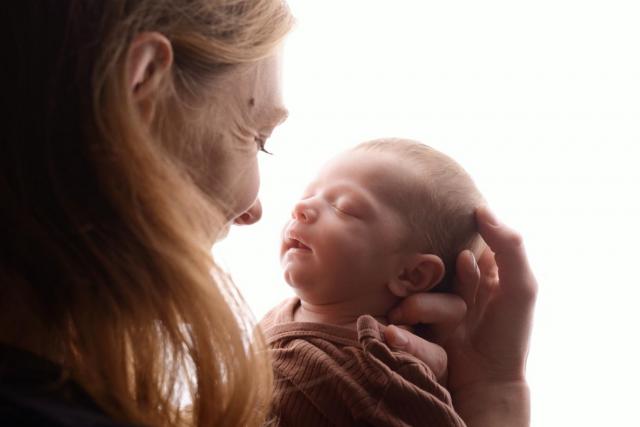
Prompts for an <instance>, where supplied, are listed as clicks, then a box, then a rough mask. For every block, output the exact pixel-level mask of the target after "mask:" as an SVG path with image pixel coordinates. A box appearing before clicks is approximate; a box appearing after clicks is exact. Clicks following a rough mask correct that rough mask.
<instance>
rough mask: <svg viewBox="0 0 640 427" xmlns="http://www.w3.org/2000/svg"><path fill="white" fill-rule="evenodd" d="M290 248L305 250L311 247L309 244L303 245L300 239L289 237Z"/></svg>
mask: <svg viewBox="0 0 640 427" xmlns="http://www.w3.org/2000/svg"><path fill="white" fill-rule="evenodd" d="M291 248H292V249H301V250H305V251H310V250H311V248H310V247H309V246H307V245H305V244H304V243H302V242H301V241H300V240H296V239H291Z"/></svg>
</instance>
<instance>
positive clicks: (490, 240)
mask: <svg viewBox="0 0 640 427" xmlns="http://www.w3.org/2000/svg"><path fill="white" fill-rule="evenodd" d="M476 220H477V223H478V229H479V231H480V234H481V235H482V237H483V239H484V240H485V242H487V244H488V245H489V247H490V248H491V250H492V251H493V252H494V253H495V262H496V264H497V267H498V271H499V277H500V288H501V292H505V293H514V294H517V296H518V297H520V298H522V297H524V298H535V294H536V291H537V285H536V281H535V279H534V277H533V274H532V272H531V269H530V267H529V263H528V261H527V256H526V253H525V250H524V245H523V243H522V237H521V236H520V234H518V233H517V232H515V231H514V230H512V229H510V228H509V227H507V226H505V225H504V224H502V223H500V222H499V221H498V220H497V219H496V217H495V215H494V214H493V213H492V212H491V211H490V210H489V209H488V208H487V207H486V206H482V207H479V208H478V209H477V210H476Z"/></svg>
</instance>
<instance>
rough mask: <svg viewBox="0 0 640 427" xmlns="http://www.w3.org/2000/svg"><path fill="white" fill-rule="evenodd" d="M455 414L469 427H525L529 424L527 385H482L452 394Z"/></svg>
mask: <svg viewBox="0 0 640 427" xmlns="http://www.w3.org/2000/svg"><path fill="white" fill-rule="evenodd" d="M452 398H453V405H454V407H455V409H456V412H458V414H459V415H460V417H461V418H462V419H463V420H464V421H465V423H467V425H468V426H469V427H488V426H505V427H525V426H528V425H529V422H530V396H529V386H528V385H527V382H526V381H524V380H522V381H509V382H503V383H482V384H476V385H474V386H470V387H467V388H464V389H462V390H460V391H458V392H456V393H452Z"/></svg>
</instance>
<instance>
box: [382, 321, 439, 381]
mask: <svg viewBox="0 0 640 427" xmlns="http://www.w3.org/2000/svg"><path fill="white" fill-rule="evenodd" d="M384 338H385V340H386V341H387V344H388V345H389V347H390V348H391V349H392V350H396V351H404V352H407V353H409V354H411V355H412V356H414V357H416V358H418V359H420V360H421V361H422V362H424V363H425V364H426V365H427V366H428V367H429V368H431V371H433V373H434V375H435V376H436V379H437V380H438V382H439V383H441V384H442V381H443V379H445V378H446V376H447V353H446V352H445V351H444V349H443V348H442V347H440V346H439V345H437V344H433V343H431V342H429V341H426V340H424V339H422V338H420V337H418V336H416V335H413V334H412V333H410V332H408V331H405V330H403V329H400V328H398V327H397V326H394V325H391V326H387V327H386V328H385V329H384Z"/></svg>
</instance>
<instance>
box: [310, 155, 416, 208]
mask: <svg viewBox="0 0 640 427" xmlns="http://www.w3.org/2000/svg"><path fill="white" fill-rule="evenodd" d="M318 180H319V181H323V182H328V183H332V182H333V183H337V182H345V181H347V182H352V183H354V184H356V185H359V186H360V187H361V188H363V189H365V190H367V191H368V192H370V193H371V195H372V196H374V197H376V198H380V199H382V200H383V201H386V200H388V199H389V197H390V196H393V195H397V194H398V193H402V192H407V191H409V190H410V188H411V187H412V186H413V185H415V173H414V171H412V170H411V169H410V168H408V167H407V165H406V164H404V165H403V164H402V162H400V161H399V158H398V157H397V156H395V155H394V154H392V153H379V152H366V151H358V150H355V151H348V152H346V153H343V154H341V155H339V156H338V157H336V158H334V159H332V160H331V161H329V162H328V163H327V164H326V165H325V166H324V168H323V169H322V170H321V171H320V174H319V176H318Z"/></svg>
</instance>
